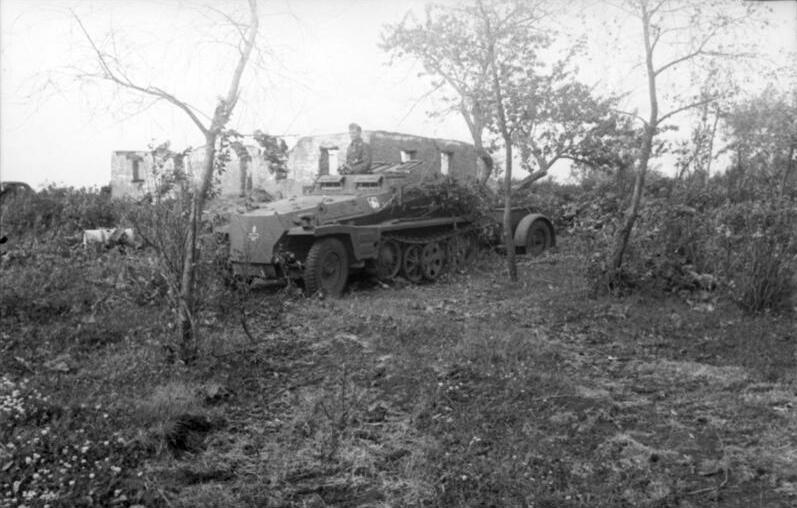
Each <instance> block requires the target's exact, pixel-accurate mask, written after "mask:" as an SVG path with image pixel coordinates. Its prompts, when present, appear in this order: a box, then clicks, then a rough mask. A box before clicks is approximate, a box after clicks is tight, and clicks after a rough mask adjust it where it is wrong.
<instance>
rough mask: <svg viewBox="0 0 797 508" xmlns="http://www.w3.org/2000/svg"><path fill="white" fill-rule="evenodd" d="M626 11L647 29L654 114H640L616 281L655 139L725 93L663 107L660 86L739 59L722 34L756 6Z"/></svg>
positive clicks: (637, 5) (636, 5)
mask: <svg viewBox="0 0 797 508" xmlns="http://www.w3.org/2000/svg"><path fill="white" fill-rule="evenodd" d="M618 7H619V8H620V9H621V10H622V11H623V12H624V13H626V14H631V15H633V16H635V17H636V18H637V19H638V21H639V22H640V24H641V28H642V41H641V42H642V45H643V48H644V68H645V77H646V78H647V95H648V102H649V107H650V110H649V114H648V118H647V119H643V118H640V120H642V122H643V124H644V130H643V135H642V146H641V150H640V154H639V159H638V160H637V167H636V177H635V180H634V190H633V193H632V195H631V204H630V206H629V208H628V210H627V211H626V213H625V218H624V220H623V223H622V226H621V227H620V229H619V230H618V232H617V236H616V238H615V245H614V251H613V252H612V255H611V264H610V266H609V271H608V273H607V276H608V277H609V280H614V278H615V277H616V276H617V272H618V271H619V269H620V268H621V266H622V264H623V256H624V255H625V252H626V249H627V247H628V240H629V238H630V236H631V231H632V230H633V227H634V223H635V222H636V220H637V217H638V216H639V210H640V203H641V201H642V195H643V193H644V190H645V177H646V175H647V170H648V165H649V163H650V159H651V155H652V154H653V147H654V140H655V138H656V136H657V134H658V132H659V130H660V128H661V126H662V125H663V124H664V123H665V122H667V121H668V120H670V119H671V118H673V117H674V116H676V115H678V114H679V113H683V112H684V111H688V110H691V109H693V108H697V107H700V106H703V105H705V104H708V103H713V102H715V101H716V100H717V99H718V98H720V97H721V96H722V95H723V94H722V92H715V93H707V94H703V95H702V96H698V97H696V98H692V99H685V100H683V101H682V102H681V104H680V105H677V106H675V107H673V108H672V109H671V110H669V111H667V112H665V113H660V112H659V90H658V85H659V83H660V81H661V79H662V77H663V76H665V75H666V74H667V73H668V72H672V71H673V70H675V69H677V68H679V67H682V66H684V65H686V64H689V63H699V61H700V60H704V59H716V58H734V57H739V56H741V53H739V52H734V51H729V50H727V49H724V47H723V45H722V43H723V40H722V36H723V35H724V34H726V33H728V32H731V31H733V29H734V28H736V27H739V26H742V25H743V24H745V23H749V22H750V20H751V14H752V13H753V12H754V7H753V6H752V5H750V4H747V5H744V4H742V3H741V2H737V3H734V4H730V3H729V2H727V1H714V2H693V1H691V0H627V1H625V2H624V3H623V4H621V5H619V6H618ZM664 45H666V46H667V47H668V48H669V49H670V50H672V51H673V53H671V54H670V55H668V56H667V58H665V59H664V62H661V61H660V60H659V58H660V56H661V55H660V54H661V53H662V51H660V49H661V48H662V47H663V46H664Z"/></svg>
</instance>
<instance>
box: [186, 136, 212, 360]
mask: <svg viewBox="0 0 797 508" xmlns="http://www.w3.org/2000/svg"><path fill="white" fill-rule="evenodd" d="M216 138H217V134H216V133H215V131H209V132H208V134H207V135H206V136H205V154H204V161H203V164H202V174H201V175H200V177H199V178H200V179H199V181H198V182H197V181H195V182H194V185H193V188H194V189H193V193H192V196H191V211H190V215H189V218H188V221H189V223H188V234H187V235H186V241H185V254H184V256H183V266H182V277H181V278H180V355H181V359H182V360H183V361H184V362H186V363H190V362H191V361H193V360H194V359H195V358H196V355H197V351H198V346H199V340H198V338H197V336H196V328H195V327H194V313H195V310H196V301H195V298H194V297H195V289H196V284H195V282H196V279H195V277H196V275H195V274H196V264H197V248H196V246H197V237H198V233H199V225H200V222H201V220H202V210H203V209H204V205H205V199H206V197H207V193H208V191H209V190H210V183H211V182H212V180H213V167H214V162H215V158H216Z"/></svg>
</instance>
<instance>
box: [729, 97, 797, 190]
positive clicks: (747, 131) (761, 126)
mask: <svg viewBox="0 0 797 508" xmlns="http://www.w3.org/2000/svg"><path fill="white" fill-rule="evenodd" d="M723 124H724V126H725V129H726V130H727V133H728V136H729V138H730V143H729V144H728V146H727V147H726V150H728V151H731V152H733V153H734V154H735V161H734V164H733V166H732V168H731V169H730V171H729V176H730V177H731V180H732V181H733V182H734V184H735V186H736V187H737V189H743V188H745V187H749V186H752V185H754V181H755V182H758V183H759V184H760V185H762V186H764V187H765V188H767V189H769V190H770V193H771V194H776V193H777V194H780V195H783V194H784V193H785V192H786V190H787V189H788V185H789V181H790V179H793V175H794V172H795V171H794V167H795V165H797V161H796V159H797V93H795V94H794V95H792V96H791V97H790V96H789V95H788V94H786V93H783V92H779V91H778V90H776V89H774V88H772V87H770V88H767V89H766V90H765V91H764V92H763V93H761V94H760V95H758V96H756V97H753V98H751V99H748V100H746V101H743V102H740V103H738V104H735V105H733V106H732V107H731V109H730V111H728V113H727V114H726V115H725V116H724V118H723Z"/></svg>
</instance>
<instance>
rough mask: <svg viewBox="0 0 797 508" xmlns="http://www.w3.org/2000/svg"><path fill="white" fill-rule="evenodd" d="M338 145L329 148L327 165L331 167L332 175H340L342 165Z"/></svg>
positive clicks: (330, 172)
mask: <svg viewBox="0 0 797 508" xmlns="http://www.w3.org/2000/svg"><path fill="white" fill-rule="evenodd" d="M338 153H339V150H338V147H334V148H327V165H328V167H329V174H331V175H339V174H340V172H339V171H338V168H339V166H340V162H339V161H338Z"/></svg>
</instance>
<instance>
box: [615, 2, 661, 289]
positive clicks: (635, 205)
mask: <svg viewBox="0 0 797 508" xmlns="http://www.w3.org/2000/svg"><path fill="white" fill-rule="evenodd" d="M641 9H642V33H643V37H644V43H645V64H646V65H645V67H646V69H647V76H648V99H649V101H650V117H649V119H648V123H647V125H645V137H644V139H643V140H642V152H641V153H640V155H639V165H638V167H637V174H636V178H635V179H634V192H633V194H632V196H631V206H629V207H628V211H627V212H626V215H625V221H624V222H623V226H622V227H621V228H620V230H619V231H618V232H617V237H616V238H615V245H614V252H613V254H612V260H611V266H610V267H609V272H608V274H607V275H608V277H609V282H612V281H614V280H616V278H617V275H618V273H619V271H620V268H621V267H622V265H623V256H624V255H625V251H626V249H627V248H628V239H629V238H631V231H632V230H633V229H634V223H635V222H636V219H637V217H638V216H639V206H640V203H641V201H642V194H643V193H644V191H645V176H646V174H647V171H648V163H649V162H650V155H651V153H652V151H653V137H654V136H655V135H656V129H657V127H658V119H659V102H658V97H657V96H656V71H655V68H654V66H653V45H652V43H651V38H650V15H649V13H648V10H647V6H646V5H645V3H644V2H642V3H641Z"/></svg>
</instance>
